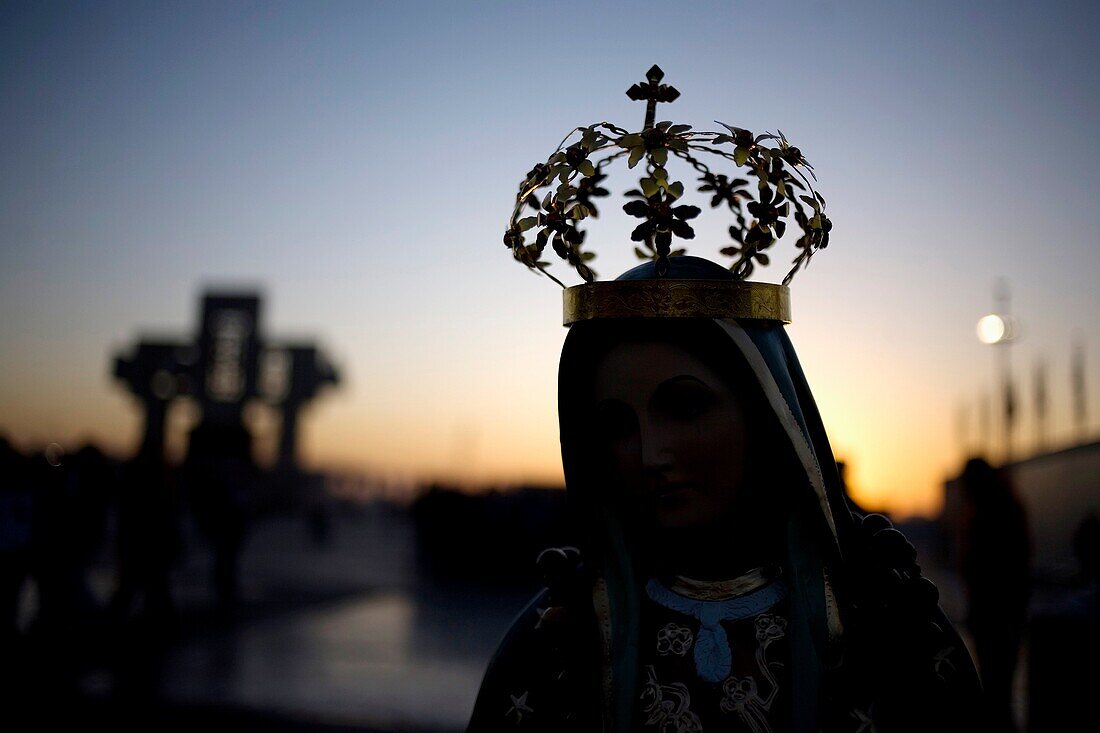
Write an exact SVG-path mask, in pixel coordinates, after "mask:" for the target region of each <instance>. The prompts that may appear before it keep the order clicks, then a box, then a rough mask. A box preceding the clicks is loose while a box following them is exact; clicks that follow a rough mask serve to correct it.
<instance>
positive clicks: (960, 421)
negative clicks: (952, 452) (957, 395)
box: [955, 400, 973, 458]
mask: <svg viewBox="0 0 1100 733" xmlns="http://www.w3.org/2000/svg"><path fill="white" fill-rule="evenodd" d="M968 412H969V411H968V410H967V406H966V401H965V400H964V401H962V402H960V403H959V406H958V408H957V409H956V410H955V440H956V441H957V442H958V444H959V449H960V450H961V451H962V454H963V457H964V458H968V457H969V456H970V454H971V453H972V452H973V451H972V450H971V447H970V446H971V441H970V415H969V414H968Z"/></svg>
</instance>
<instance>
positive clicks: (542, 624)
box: [467, 548, 598, 733]
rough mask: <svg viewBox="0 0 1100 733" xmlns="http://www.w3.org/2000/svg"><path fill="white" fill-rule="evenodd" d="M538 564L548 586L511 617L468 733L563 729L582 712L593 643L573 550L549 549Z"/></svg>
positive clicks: (594, 672)
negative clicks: (510, 622)
mask: <svg viewBox="0 0 1100 733" xmlns="http://www.w3.org/2000/svg"><path fill="white" fill-rule="evenodd" d="M538 566H539V570H540V573H541V575H542V578H543V581H544V582H545V583H546V586H545V587H544V588H543V589H542V590H541V591H539V592H538V593H537V594H535V596H534V597H533V598H532V599H531V601H530V602H529V603H528V604H527V605H526V607H524V609H523V610H522V611H520V613H519V615H518V616H516V619H515V620H514V621H513V622H512V625H511V626H510V627H509V629H508V631H507V633H505V635H504V638H503V639H502V640H501V642H500V645H499V646H498V647H497V650H496V653H495V654H494V655H493V657H492V659H491V660H490V662H489V666H488V669H487V670H486V672H485V676H484V678H483V679H482V682H481V689H480V690H479V692H478V696H477V702H476V703H475V705H474V712H473V715H472V716H471V719H470V725H469V727H468V728H467V731H468V733H489V732H491V731H506V730H508V731H510V730H516V729H517V728H520V729H523V730H532V731H541V730H547V731H549V730H555V731H561V730H569V729H572V728H573V727H574V726H576V725H577V721H578V720H580V719H582V718H586V717H587V715H588V710H589V708H590V707H591V700H592V694H591V693H592V692H593V690H592V689H591V688H592V685H591V684H589V680H590V679H596V676H597V670H596V669H595V668H594V667H593V666H592V664H591V663H590V661H594V660H596V659H598V657H597V655H596V648H597V647H596V644H595V643H594V642H597V641H598V640H597V639H596V638H595V634H594V632H595V625H594V621H592V620H591V619H590V607H591V603H590V601H588V602H585V598H586V594H585V590H584V589H585V588H586V587H587V586H586V581H585V579H584V573H583V569H582V567H581V563H580V556H579V553H577V552H576V550H574V549H573V548H552V549H550V550H546V551H544V552H543V553H542V554H541V555H540V556H539V561H538ZM587 597H588V598H590V594H588V595H587ZM578 729H579V728H578Z"/></svg>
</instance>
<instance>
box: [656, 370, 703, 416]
mask: <svg viewBox="0 0 1100 733" xmlns="http://www.w3.org/2000/svg"><path fill="white" fill-rule="evenodd" d="M713 405H714V395H713V394H712V393H711V391H710V390H709V389H708V388H707V387H705V386H704V385H702V384H699V383H698V382H695V381H686V380H684V381H677V382H672V383H666V384H664V385H662V386H661V387H660V388H659V389H658V390H657V394H655V395H654V407H656V408H657V409H658V410H660V411H661V412H663V413H665V414H666V415H668V416H670V417H672V418H675V419H678V420H691V419H693V418H697V417H700V416H701V415H704V414H706V413H707V412H708V411H709V410H710V408H711V407H712V406H713Z"/></svg>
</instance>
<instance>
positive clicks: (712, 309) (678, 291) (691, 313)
mask: <svg viewBox="0 0 1100 733" xmlns="http://www.w3.org/2000/svg"><path fill="white" fill-rule="evenodd" d="M563 295H564V322H565V323H564V325H566V326H568V325H570V324H572V323H576V322H578V321H588V320H592V319H593V318H753V319H758V320H765V321H779V322H781V323H790V322H791V291H790V288H788V287H787V286H785V285H774V284H772V283H757V282H734V281H728V280H664V279H658V280H614V281H607V282H596V283H585V284H583V285H574V286H573V287H571V288H566V289H565V291H564V294H563Z"/></svg>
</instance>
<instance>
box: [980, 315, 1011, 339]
mask: <svg viewBox="0 0 1100 733" xmlns="http://www.w3.org/2000/svg"><path fill="white" fill-rule="evenodd" d="M1007 336H1008V324H1007V323H1005V319H1004V318H1002V317H1001V316H998V315H997V314H991V315H988V316H983V317H982V318H981V319H980V320H979V321H978V339H979V340H980V341H981V342H982V343H983V344H999V343H1000V342H1002V341H1004V340H1005V338H1006V337H1007Z"/></svg>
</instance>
